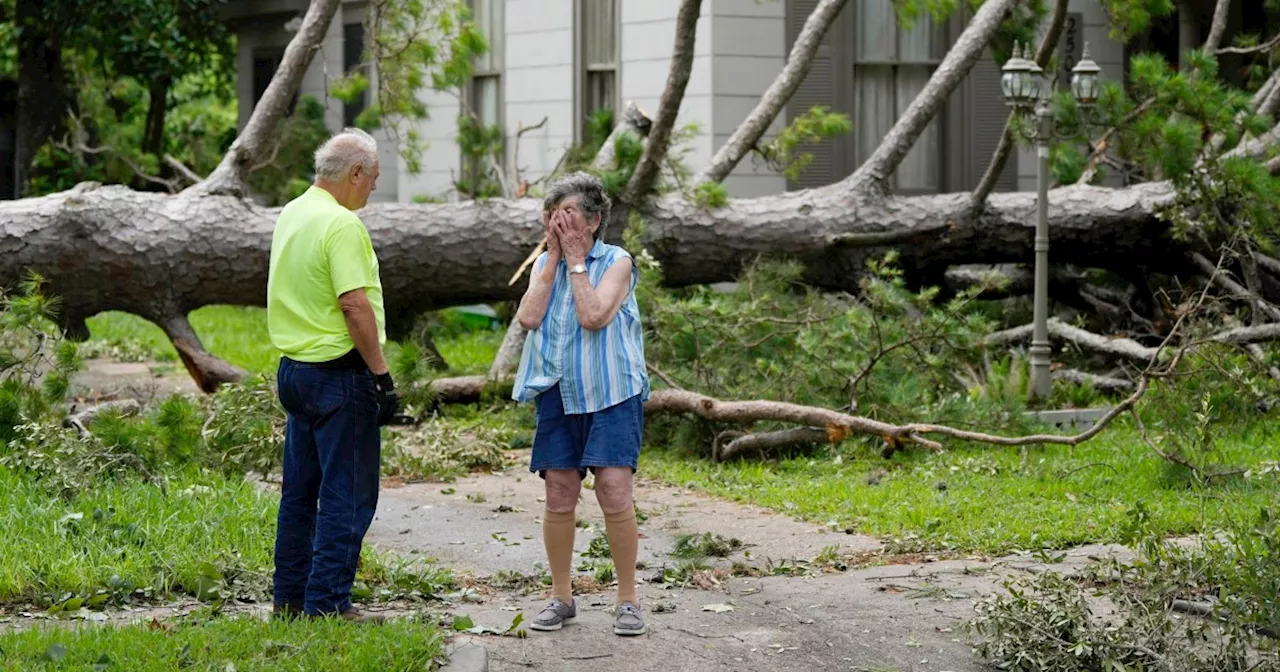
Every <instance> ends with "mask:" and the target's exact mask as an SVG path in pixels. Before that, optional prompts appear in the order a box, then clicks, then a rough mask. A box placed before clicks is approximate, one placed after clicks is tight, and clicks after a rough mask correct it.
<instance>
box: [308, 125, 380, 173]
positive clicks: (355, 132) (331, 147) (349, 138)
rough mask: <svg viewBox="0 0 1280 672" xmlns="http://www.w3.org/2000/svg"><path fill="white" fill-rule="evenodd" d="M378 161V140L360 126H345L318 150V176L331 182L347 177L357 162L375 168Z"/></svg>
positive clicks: (366, 168)
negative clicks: (374, 165)
mask: <svg viewBox="0 0 1280 672" xmlns="http://www.w3.org/2000/svg"><path fill="white" fill-rule="evenodd" d="M377 161H378V141H377V140H374V139H373V136H372V135H369V134H368V133H365V132H364V131H362V130H360V129H358V128H344V129H342V132H341V133H338V134H336V135H334V136H333V137H332V138H329V139H328V140H325V142H324V144H323V145H320V148H319V149H317V150H316V165H315V169H316V177H318V178H320V179H322V180H327V181H329V182H339V181H341V180H344V179H346V178H347V175H348V174H350V173H351V169H352V168H354V167H355V166H356V165H357V164H358V165H360V166H361V167H362V168H364V169H365V170H373V164H375V163H377Z"/></svg>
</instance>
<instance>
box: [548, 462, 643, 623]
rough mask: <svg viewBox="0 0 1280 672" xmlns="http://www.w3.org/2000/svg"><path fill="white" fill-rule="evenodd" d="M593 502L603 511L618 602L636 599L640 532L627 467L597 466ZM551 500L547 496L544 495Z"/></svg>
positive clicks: (632, 480)
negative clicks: (615, 572) (615, 575)
mask: <svg viewBox="0 0 1280 672" xmlns="http://www.w3.org/2000/svg"><path fill="white" fill-rule="evenodd" d="M595 473H596V486H595V489H596V501H598V502H600V510H601V511H603V512H604V525H605V533H606V534H607V535H608V537H609V550H610V551H611V553H612V555H613V566H614V569H615V570H616V571H617V574H618V604H622V603H624V602H630V603H631V604H638V602H637V600H636V553H637V550H638V547H639V545H640V534H639V531H638V530H637V529H636V512H635V504H634V500H633V498H632V488H633V485H632V484H633V482H634V477H633V475H632V473H631V468H630V467H598V468H596V470H595ZM547 501H548V502H550V501H551V499H550V497H548V498H547Z"/></svg>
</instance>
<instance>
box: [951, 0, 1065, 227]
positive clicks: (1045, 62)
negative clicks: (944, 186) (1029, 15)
mask: <svg viewBox="0 0 1280 672" xmlns="http://www.w3.org/2000/svg"><path fill="white" fill-rule="evenodd" d="M1068 4H1069V1H1068V0H1058V2H1057V3H1055V4H1054V6H1053V17H1052V18H1050V19H1049V29H1048V30H1046V31H1045V34H1044V39H1042V40H1040V48H1039V49H1038V50H1037V51H1036V65H1038V66H1040V67H1041V68H1047V67H1049V59H1050V58H1052V57H1053V52H1054V50H1055V49H1057V47H1058V39H1059V38H1060V37H1061V36H1062V26H1063V25H1065V24H1066V22H1067V5H1068ZM1014 114H1015V113H1014V112H1010V113H1009V117H1008V118H1007V119H1005V122H1004V133H1003V134H1001V135H1000V144H998V145H996V151H995V153H994V154H992V155H991V163H990V164H989V165H988V166H987V172H985V173H983V175H982V179H981V180H980V181H979V182H978V186H977V187H976V188H974V190H973V207H975V208H980V207H982V204H983V203H985V202H986V200H987V196H989V195H990V194H991V192H992V190H994V189H995V188H996V181H997V180H999V179H1000V173H1003V172H1004V165H1005V164H1006V163H1008V162H1009V155H1010V154H1013V147H1014V137H1013V122H1014V119H1015V117H1014Z"/></svg>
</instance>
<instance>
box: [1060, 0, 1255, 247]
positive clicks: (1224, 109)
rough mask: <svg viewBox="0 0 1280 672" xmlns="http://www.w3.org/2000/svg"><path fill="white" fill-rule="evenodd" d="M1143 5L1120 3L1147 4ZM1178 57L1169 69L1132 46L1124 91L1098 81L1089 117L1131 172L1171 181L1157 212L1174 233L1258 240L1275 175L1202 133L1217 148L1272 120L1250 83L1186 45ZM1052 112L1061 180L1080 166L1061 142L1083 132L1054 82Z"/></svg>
mask: <svg viewBox="0 0 1280 672" xmlns="http://www.w3.org/2000/svg"><path fill="white" fill-rule="evenodd" d="M1143 7H1146V5H1142V4H1141V3H1139V4H1134V5H1132V6H1130V9H1132V10H1133V11H1135V12H1139V13H1141V12H1145V11H1147V10H1146V9H1143ZM1151 11H1152V12H1154V11H1155V10H1154V9H1152V10H1151ZM1152 15H1155V14H1152ZM1186 60H1187V64H1188V66H1189V67H1184V68H1181V69H1174V68H1173V67H1171V66H1170V65H1169V64H1168V63H1167V62H1165V60H1164V59H1163V57H1161V56H1160V55H1158V54H1138V55H1136V56H1134V57H1133V58H1132V59H1131V61H1130V72H1129V75H1130V79H1131V82H1130V87H1129V88H1130V91H1129V92H1128V93H1126V91H1124V90H1123V89H1121V88H1120V87H1119V86H1117V85H1114V84H1108V85H1107V86H1106V87H1104V89H1103V95H1102V96H1101V98H1100V100H1099V104H1098V120H1097V123H1098V124H1100V125H1102V126H1116V134H1115V137H1113V138H1112V139H1111V141H1110V145H1111V146H1112V147H1113V148H1114V150H1115V152H1116V153H1118V155H1119V156H1121V157H1123V159H1124V160H1125V162H1126V163H1127V164H1128V165H1127V166H1126V171H1127V173H1128V175H1129V177H1130V178H1131V179H1136V180H1154V179H1170V180H1172V181H1173V183H1174V186H1175V187H1176V188H1177V198H1176V201H1175V202H1173V203H1172V204H1170V205H1169V206H1168V207H1166V208H1164V209H1163V210H1162V211H1161V213H1160V214H1161V216H1162V217H1163V218H1165V219H1166V220H1167V221H1169V222H1170V228H1171V231H1172V234H1173V235H1174V236H1175V237H1177V238H1179V239H1183V240H1189V239H1195V240H1198V241H1200V242H1202V243H1205V244H1207V246H1208V247H1216V246H1219V245H1222V244H1228V245H1232V246H1237V247H1238V245H1237V244H1238V243H1240V242H1243V243H1245V244H1246V245H1265V244H1266V240H1267V239H1268V238H1270V236H1271V235H1273V234H1274V232H1275V231H1277V226H1278V225H1280V215H1278V214H1277V213H1278V212H1280V179H1277V178H1276V177H1273V176H1271V175H1270V174H1269V173H1268V172H1267V171H1266V169H1265V168H1264V167H1263V166H1262V165H1261V164H1260V163H1259V162H1257V161H1255V160H1252V159H1249V158H1247V157H1229V158H1221V157H1222V154H1221V153H1220V152H1218V151H1215V150H1214V149H1213V148H1212V147H1210V146H1209V142H1210V140H1211V138H1213V137H1215V136H1220V137H1221V138H1222V140H1223V144H1222V150H1224V151H1225V150H1229V149H1231V148H1232V147H1234V146H1236V145H1237V144H1239V143H1240V141H1241V140H1242V139H1243V138H1244V137H1246V136H1247V135H1253V136H1257V135H1259V134H1261V133H1263V132H1265V131H1266V130H1267V129H1269V128H1270V127H1271V124H1272V122H1271V120H1269V119H1268V118H1266V117H1264V116H1261V115H1258V114H1257V113H1255V112H1254V111H1253V110H1252V106H1251V101H1252V96H1251V94H1250V93H1248V92H1247V91H1244V90H1241V89H1237V88H1234V87H1232V86H1231V85H1229V84H1228V83H1226V82H1224V81H1223V80H1222V79H1221V78H1220V77H1219V73H1218V63H1217V60H1216V59H1215V58H1213V57H1210V56H1208V55H1206V54H1205V53H1204V52H1202V51H1199V50H1192V51H1189V52H1187V54H1186ZM1130 94H1131V95H1132V97H1130ZM1139 101H1141V102H1139ZM1055 116H1056V121H1057V124H1058V126H1059V128H1060V129H1061V132H1062V135H1063V136H1064V138H1065V140H1064V143H1063V144H1061V145H1059V146H1058V147H1056V148H1055V151H1054V169H1055V175H1056V177H1057V178H1058V179H1059V181H1063V182H1065V181H1069V180H1070V178H1072V177H1073V176H1076V175H1078V170H1079V169H1081V168H1082V160H1081V159H1080V158H1079V156H1078V152H1077V151H1076V150H1073V149H1070V148H1069V147H1070V146H1071V145H1072V144H1073V143H1075V142H1076V141H1077V140H1076V139H1078V138H1079V137H1083V136H1084V135H1085V134H1086V129H1085V128H1084V127H1083V126H1082V124H1081V120H1082V118H1083V117H1084V115H1083V114H1081V111H1080V110H1078V109H1077V107H1076V104H1075V102H1074V100H1073V99H1072V98H1071V96H1070V94H1069V93H1067V92H1065V91H1062V92H1059V94H1058V96H1057V97H1056V99H1055ZM1122 122H1123V123H1122Z"/></svg>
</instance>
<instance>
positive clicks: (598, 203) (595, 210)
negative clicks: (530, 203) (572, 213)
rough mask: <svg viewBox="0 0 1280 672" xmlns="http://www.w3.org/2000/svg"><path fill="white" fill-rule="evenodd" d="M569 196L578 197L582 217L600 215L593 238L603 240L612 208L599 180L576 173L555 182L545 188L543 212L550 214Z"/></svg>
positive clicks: (592, 176) (586, 174) (588, 175)
mask: <svg viewBox="0 0 1280 672" xmlns="http://www.w3.org/2000/svg"><path fill="white" fill-rule="evenodd" d="M570 196H577V197H579V199H578V200H579V203H580V204H581V206H582V213H583V214H584V215H600V228H598V229H596V233H595V237H596V239H597V240H599V239H601V238H603V237H604V230H605V225H606V224H608V223H609V209H610V208H612V207H613V203H612V202H610V201H609V195H608V194H606V193H605V191H604V184H603V183H601V182H600V178H598V177H596V176H595V175H591V174H590V173H584V172H582V171H578V172H576V173H572V174H570V175H566V176H564V177H562V178H560V179H558V180H556V181H555V182H553V183H552V184H551V186H550V187H547V197H546V198H545V199H543V201H542V210H543V212H551V211H552V210H553V209H555V207H556V206H558V205H560V202H561V201H563V200H564V199H566V198H569V197H570Z"/></svg>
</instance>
